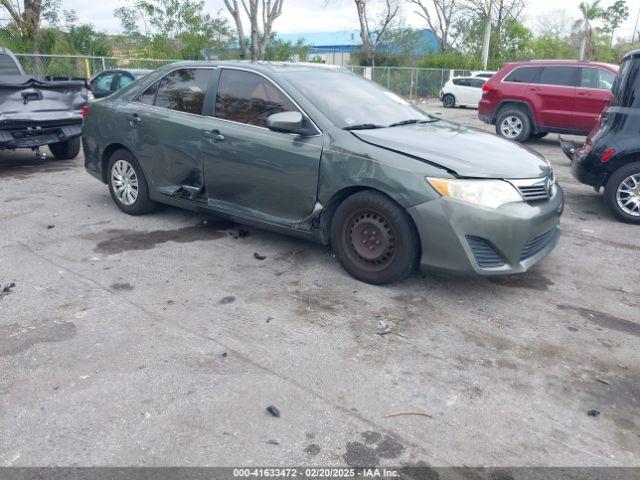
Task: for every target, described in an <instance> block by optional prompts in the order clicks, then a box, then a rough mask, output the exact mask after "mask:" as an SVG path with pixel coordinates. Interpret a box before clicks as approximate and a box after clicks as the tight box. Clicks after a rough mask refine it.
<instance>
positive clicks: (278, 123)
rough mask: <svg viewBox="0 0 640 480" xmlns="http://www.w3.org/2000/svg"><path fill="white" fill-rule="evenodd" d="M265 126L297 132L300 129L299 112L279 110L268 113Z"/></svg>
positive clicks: (281, 130)
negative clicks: (278, 111) (271, 113)
mask: <svg viewBox="0 0 640 480" xmlns="http://www.w3.org/2000/svg"><path fill="white" fill-rule="evenodd" d="M267 128H269V129H270V130H274V131H276V132H285V133H299V132H300V130H301V129H302V114H301V113H300V112H280V113H274V114H273V115H269V117H268V118H267Z"/></svg>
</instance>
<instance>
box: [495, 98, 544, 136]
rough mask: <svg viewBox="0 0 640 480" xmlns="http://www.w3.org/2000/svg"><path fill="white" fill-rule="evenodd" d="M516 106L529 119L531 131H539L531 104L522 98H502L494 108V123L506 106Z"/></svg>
mask: <svg viewBox="0 0 640 480" xmlns="http://www.w3.org/2000/svg"><path fill="white" fill-rule="evenodd" d="M511 107H512V108H517V109H519V110H522V111H524V113H526V114H527V116H528V117H529V121H530V122H531V131H532V132H533V133H537V132H539V129H538V122H537V121H536V117H535V115H534V114H533V109H532V108H531V105H529V104H528V103H527V102H525V101H524V100H503V101H501V102H500V103H499V104H498V108H497V109H496V114H495V118H494V123H497V122H498V117H499V116H500V115H501V114H502V112H503V111H504V110H505V109H507V108H511Z"/></svg>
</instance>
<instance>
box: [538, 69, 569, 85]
mask: <svg viewBox="0 0 640 480" xmlns="http://www.w3.org/2000/svg"><path fill="white" fill-rule="evenodd" d="M577 76H578V69H577V68H576V67H543V68H542V73H541V74H540V78H539V79H538V81H536V83H539V84H542V85H558V86H564V87H575V86H576V80H577Z"/></svg>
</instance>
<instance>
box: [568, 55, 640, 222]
mask: <svg viewBox="0 0 640 480" xmlns="http://www.w3.org/2000/svg"><path fill="white" fill-rule="evenodd" d="M621 65H622V66H621V69H620V73H619V75H618V77H617V78H616V80H615V82H614V85H613V95H614V99H613V102H612V104H611V106H610V107H608V108H607V109H606V110H605V111H604V112H603V114H602V118H601V120H600V122H599V124H598V127H597V128H596V129H595V130H594V131H593V132H591V134H590V135H589V136H588V137H587V141H586V143H585V144H584V146H583V147H582V148H577V147H576V146H575V145H574V144H572V143H570V142H562V148H563V150H564V151H565V153H566V154H567V156H568V157H569V158H570V159H571V171H572V173H573V175H574V177H576V179H578V180H579V181H580V182H582V183H585V184H587V185H591V186H592V187H594V188H595V189H596V191H600V188H602V187H604V198H605V201H606V203H607V205H608V206H609V207H610V208H611V210H612V211H613V213H614V214H615V215H616V216H617V217H618V218H619V219H620V220H622V221H625V222H629V223H635V224H640V50H636V51H634V52H631V53H629V54H627V55H625V57H624V58H623V59H622V63H621Z"/></svg>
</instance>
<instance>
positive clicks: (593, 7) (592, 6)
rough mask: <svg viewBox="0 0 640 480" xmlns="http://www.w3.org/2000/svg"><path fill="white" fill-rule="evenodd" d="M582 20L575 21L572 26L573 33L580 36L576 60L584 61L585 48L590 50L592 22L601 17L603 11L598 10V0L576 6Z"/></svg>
mask: <svg viewBox="0 0 640 480" xmlns="http://www.w3.org/2000/svg"><path fill="white" fill-rule="evenodd" d="M578 8H579V9H580V13H581V15H582V18H581V19H579V20H576V22H575V23H574V24H573V29H574V31H576V32H578V34H579V35H580V53H579V55H578V58H579V59H580V60H584V58H585V55H586V54H587V48H591V42H592V39H593V25H592V24H591V23H592V22H593V21H594V20H597V19H598V18H601V17H602V14H603V11H602V9H601V8H600V0H593V1H592V2H591V3H589V2H581V3H580V5H578Z"/></svg>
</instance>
